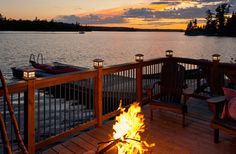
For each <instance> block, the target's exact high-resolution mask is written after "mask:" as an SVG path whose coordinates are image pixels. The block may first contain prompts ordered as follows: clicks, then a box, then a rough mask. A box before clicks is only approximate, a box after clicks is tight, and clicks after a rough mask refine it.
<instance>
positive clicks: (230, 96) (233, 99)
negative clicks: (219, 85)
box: [221, 88, 236, 120]
mask: <svg viewBox="0 0 236 154" xmlns="http://www.w3.org/2000/svg"><path fill="white" fill-rule="evenodd" d="M223 90H224V94H225V97H226V99H227V100H228V101H229V102H228V105H226V103H225V105H224V109H223V112H222V116H221V118H222V119H225V118H229V119H233V120H236V91H235V90H233V89H229V88H223Z"/></svg>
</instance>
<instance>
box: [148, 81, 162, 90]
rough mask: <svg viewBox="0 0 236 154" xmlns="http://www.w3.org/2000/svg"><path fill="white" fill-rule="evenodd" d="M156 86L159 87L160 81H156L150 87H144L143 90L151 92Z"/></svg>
mask: <svg viewBox="0 0 236 154" xmlns="http://www.w3.org/2000/svg"><path fill="white" fill-rule="evenodd" d="M156 84H158V85H160V84H161V82H160V81H156V82H154V83H153V84H152V85H151V86H146V87H144V90H152V89H153V88H154V87H155V85H156Z"/></svg>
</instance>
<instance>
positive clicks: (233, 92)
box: [223, 87, 236, 101]
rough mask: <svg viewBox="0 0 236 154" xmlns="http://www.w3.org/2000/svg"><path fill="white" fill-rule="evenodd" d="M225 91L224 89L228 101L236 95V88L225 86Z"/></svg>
mask: <svg viewBox="0 0 236 154" xmlns="http://www.w3.org/2000/svg"><path fill="white" fill-rule="evenodd" d="M223 91H224V95H225V97H226V99H227V100H228V101H229V100H231V99H232V98H233V97H236V90H234V89H230V88H225V87H224V88H223Z"/></svg>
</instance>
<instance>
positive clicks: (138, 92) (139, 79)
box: [135, 54, 143, 105]
mask: <svg viewBox="0 0 236 154" xmlns="http://www.w3.org/2000/svg"><path fill="white" fill-rule="evenodd" d="M135 60H136V62H138V65H137V67H136V101H137V102H140V104H141V105H142V100H143V97H142V96H143V92H142V90H143V83H142V81H143V67H142V62H143V55H142V54H136V55H135Z"/></svg>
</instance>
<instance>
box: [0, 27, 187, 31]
mask: <svg viewBox="0 0 236 154" xmlns="http://www.w3.org/2000/svg"><path fill="white" fill-rule="evenodd" d="M7 31H12V32H79V31H80V30H18V29H15V30H14V29H11V30H0V32H7ZM93 31H94V32H185V30H181V29H135V28H134V29H130V28H126V27H124V28H123V27H93V28H91V29H89V30H84V32H93Z"/></svg>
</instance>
